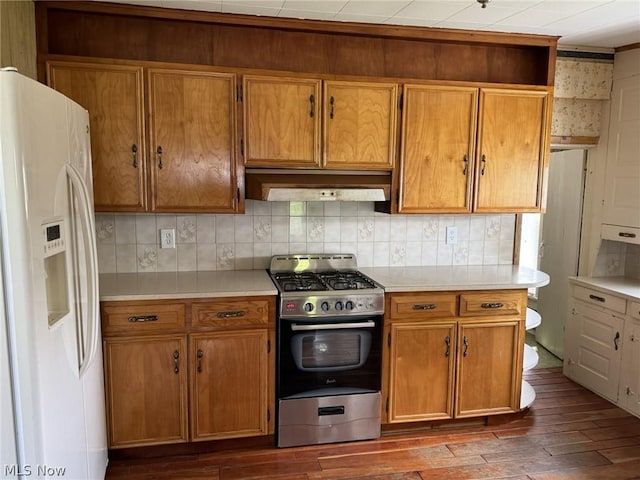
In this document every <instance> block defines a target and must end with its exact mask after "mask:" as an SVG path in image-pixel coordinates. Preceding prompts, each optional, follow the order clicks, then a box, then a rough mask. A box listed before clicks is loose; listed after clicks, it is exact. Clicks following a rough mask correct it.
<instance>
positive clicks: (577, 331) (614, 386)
mask: <svg viewBox="0 0 640 480" xmlns="http://www.w3.org/2000/svg"><path fill="white" fill-rule="evenodd" d="M623 326H624V320H623V319H622V318H618V317H615V316H613V315H612V314H611V313H607V312H605V311H602V310H600V309H596V308H592V307H590V306H588V305H586V304H584V303H582V302H579V301H576V300H573V299H570V304H569V317H568V318H567V326H566V330H565V343H566V348H567V354H566V355H565V359H564V374H565V375H566V376H567V377H569V378H571V379H572V380H574V381H576V382H578V383H579V384H581V385H584V386H585V387H587V388H588V389H590V390H592V391H594V392H595V393H597V394H599V395H602V396H603V397H606V398H608V399H609V400H611V401H613V402H617V400H618V381H619V378H620V357H621V345H622V334H623V330H622V329H623Z"/></svg>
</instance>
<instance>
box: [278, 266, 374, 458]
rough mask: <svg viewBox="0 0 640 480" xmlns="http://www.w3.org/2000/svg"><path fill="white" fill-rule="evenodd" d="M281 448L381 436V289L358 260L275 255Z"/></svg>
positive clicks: (279, 435) (279, 437)
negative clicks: (358, 268) (362, 268)
mask: <svg viewBox="0 0 640 480" xmlns="http://www.w3.org/2000/svg"><path fill="white" fill-rule="evenodd" d="M269 272H270V275H271V278H272V279H273V281H274V283H275V284H276V286H277V288H278V292H279V296H278V318H277V361H276V365H277V367H276V368H277V372H276V396H277V398H276V400H277V411H276V417H277V428H276V442H277V445H278V446H279V447H288V446H294V445H311V444H320V443H331V442H342V441H351V440H364V439H370V438H377V437H379V436H380V381H381V380H380V377H381V372H380V369H381V353H382V323H383V315H384V290H383V288H382V287H381V286H380V285H378V284H377V283H376V282H375V281H373V280H372V279H370V278H369V277H367V276H366V275H364V274H362V273H361V272H359V271H358V270H357V262H356V257H355V255H351V254H307V255H277V256H274V257H273V258H272V259H271V266H270V269H269Z"/></svg>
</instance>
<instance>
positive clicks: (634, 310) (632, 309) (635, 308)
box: [628, 302, 640, 320]
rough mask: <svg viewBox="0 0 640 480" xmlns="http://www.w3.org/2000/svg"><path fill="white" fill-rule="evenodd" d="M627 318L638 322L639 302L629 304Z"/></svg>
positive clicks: (639, 317)
mask: <svg viewBox="0 0 640 480" xmlns="http://www.w3.org/2000/svg"><path fill="white" fill-rule="evenodd" d="M628 313H629V316H630V317H631V318H635V319H637V320H640V302H629V312H628Z"/></svg>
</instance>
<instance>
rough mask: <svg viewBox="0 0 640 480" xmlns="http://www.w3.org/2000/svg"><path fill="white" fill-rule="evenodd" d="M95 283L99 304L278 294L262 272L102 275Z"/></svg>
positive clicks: (227, 271)
mask: <svg viewBox="0 0 640 480" xmlns="http://www.w3.org/2000/svg"><path fill="white" fill-rule="evenodd" d="M99 281H100V300H101V301H113V300H164V299H172V298H203V297H241V296H248V295H251V296H258V295H276V294H277V293H278V290H277V289H276V286H275V285H274V284H273V282H272V281H271V278H269V275H268V274H267V272H266V270H224V271H215V272H163V273H103V274H101V275H100V279H99Z"/></svg>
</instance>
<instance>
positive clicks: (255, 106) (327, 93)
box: [243, 75, 398, 171]
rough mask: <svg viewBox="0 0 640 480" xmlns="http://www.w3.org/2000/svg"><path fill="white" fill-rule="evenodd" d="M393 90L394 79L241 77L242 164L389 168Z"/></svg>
mask: <svg viewBox="0 0 640 480" xmlns="http://www.w3.org/2000/svg"><path fill="white" fill-rule="evenodd" d="M397 89H398V87H397V84H394V83H382V82H380V83H375V82H347V81H329V80H326V81H324V82H323V81H322V80H320V79H310V78H308V79H305V78H285V77H266V76H255V75H246V76H245V77H244V80H243V102H244V122H245V123H244V138H245V141H246V146H245V165H246V166H249V167H303V168H327V169H346V170H348V169H365V170H386V171H388V170H391V169H392V168H393V165H394V159H395V150H396V133H395V132H396V111H397V96H398V94H397ZM322 127H323V128H322ZM322 132H324V133H322ZM321 147H322V148H321ZM321 150H322V152H321Z"/></svg>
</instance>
